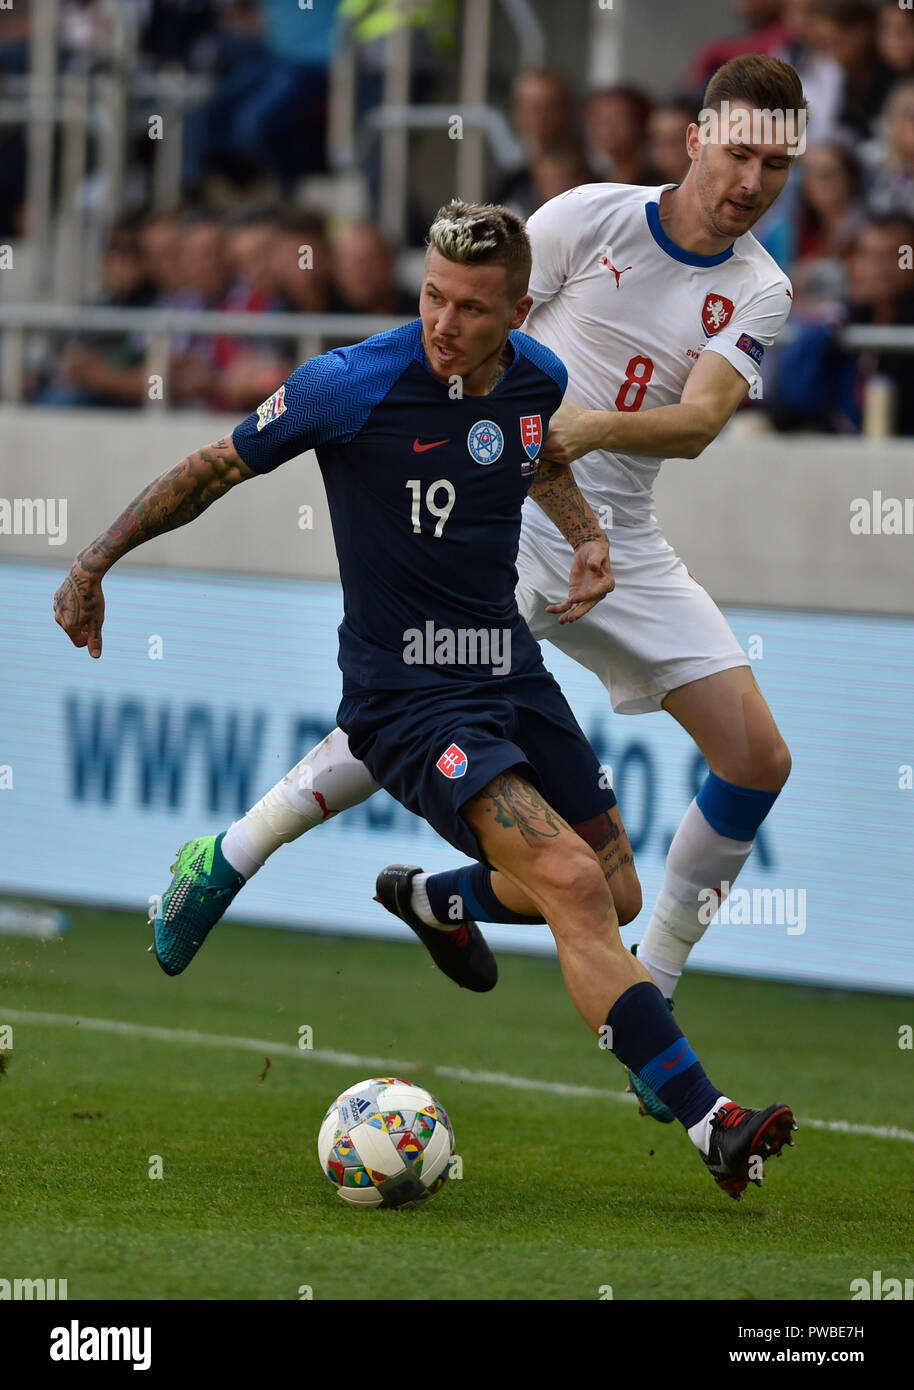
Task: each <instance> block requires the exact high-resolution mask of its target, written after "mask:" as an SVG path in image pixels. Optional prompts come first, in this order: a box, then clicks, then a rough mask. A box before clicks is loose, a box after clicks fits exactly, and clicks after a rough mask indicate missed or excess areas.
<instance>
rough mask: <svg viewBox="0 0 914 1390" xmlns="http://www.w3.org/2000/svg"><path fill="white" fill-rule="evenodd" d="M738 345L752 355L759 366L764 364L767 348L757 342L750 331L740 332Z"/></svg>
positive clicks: (748, 355)
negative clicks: (751, 336)
mask: <svg viewBox="0 0 914 1390" xmlns="http://www.w3.org/2000/svg"><path fill="white" fill-rule="evenodd" d="M736 346H737V347H738V348H739V349H740V351H741V352H744V353H745V354H746V356H747V357H751V358H752V360H753V362H754V363H755V365H756V366H757V367H760V366H761V365H762V358H763V357H764V355H765V349H764V348H763V347H762V345H761V343H757V342H756V341H755V339H754V338H750V337H749V334H748V333H741V334H740V336H739V337H738V338H737V340H736Z"/></svg>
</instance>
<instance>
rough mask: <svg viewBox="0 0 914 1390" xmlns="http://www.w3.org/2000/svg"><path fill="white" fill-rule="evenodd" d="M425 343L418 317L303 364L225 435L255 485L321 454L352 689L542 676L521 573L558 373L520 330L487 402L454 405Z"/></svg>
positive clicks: (559, 387) (466, 399)
mask: <svg viewBox="0 0 914 1390" xmlns="http://www.w3.org/2000/svg"><path fill="white" fill-rule="evenodd" d="M421 333H422V322H421V320H420V319H416V320H415V321H414V322H412V323H409V324H406V325H405V326H404V327H402V328H395V329H392V330H391V331H390V332H387V333H378V334H376V335H375V336H374V337H371V338H366V340H365V341H364V342H363V343H357V344H355V345H354V346H352V347H344V348H336V349H334V351H332V352H327V353H323V354H322V355H321V356H319V357H315V358H312V359H311V360H310V361H309V362H305V363H303V365H302V366H300V367H298V368H297V369H296V370H295V371H294V372H293V373H292V375H291V376H290V377H289V378H288V380H287V381H286V382H285V383H284V385H283V386H281V387H280V388H279V390H278V391H277V392H275V394H274V395H272V396H271V397H270V399H269V400H268V401H265V402H264V404H263V405H261V406H259V407H258V409H257V410H255V411H254V412H253V413H252V414H251V415H249V416H248V418H247V419H246V420H245V421H243V422H242V424H241V425H239V426H238V428H237V429H236V430H235V432H234V436H233V437H234V444H235V449H236V450H237V452H238V454H239V456H240V457H241V458H242V459H243V460H244V462H245V463H246V464H247V465H248V467H249V468H251V469H253V470H254V471H255V472H257V473H268V472H270V471H271V470H272V469H274V468H278V467H279V465H280V464H281V463H285V462H286V461H287V460H288V459H291V458H294V457H295V455H296V454H301V453H303V452H304V451H305V450H307V449H315V450H316V452H317V459H318V463H319V464H320V468H321V473H322V474H323V479H324V486H325V487H326V490H327V499H328V502H329V505H330V516H331V520H332V522H333V535H334V540H335V543H336V552H337V557H338V559H339V565H340V577H341V579H342V582H343V596H344V617H343V622H342V624H341V626H340V656H339V663H340V668H341V670H342V671H343V675H344V678H345V679H344V685H343V688H344V691H346V692H353V693H355V692H356V691H357V690H359V689H362V690H364V689H365V688H366V687H372V688H374V689H379V690H380V689H400V688H403V687H408V686H415V685H417V684H418V685H426V686H428V685H436V684H440V683H441V682H443V681H447V680H451V679H453V678H454V677H455V676H457V677H460V678H462V679H482V678H488V677H491V676H493V675H500V674H507V670H508V669H509V670H510V672H511V673H512V674H518V673H521V672H523V671H527V670H533V669H535V668H538V667H539V666H541V664H542V662H541V657H540V651H539V645H538V643H537V642H536V640H535V639H534V638H533V637H532V635H531V634H530V631H529V629H528V627H527V625H526V623H525V622H524V621H523V619H522V618H521V617H520V614H519V613H518V611H517V604H516V603H515V600H514V588H515V585H516V583H517V572H516V570H515V566H514V562H515V559H516V557H517V545H518V537H519V534H520V520H521V504H522V502H523V500H524V497H525V495H526V493H527V489H528V488H529V486H530V484H531V483H532V482H533V479H534V477H535V475H536V460H537V454H538V452H539V448H540V445H541V443H542V441H543V440H544V439H545V437H546V431H547V429H548V427H549V420H550V417H551V416H552V414H553V412H554V411H555V410H557V409H558V406H559V404H560V402H561V400H562V396H563V395H564V391H565V386H566V383H567V373H566V371H565V367H564V365H563V364H562V362H561V361H560V360H559V358H558V357H556V355H555V353H554V352H551V351H550V350H549V348H547V347H544V346H543V344H542V343H538V342H537V341H536V340H535V339H533V338H531V337H529V336H528V335H527V334H526V333H520V332H514V333H512V334H511V336H510V342H511V346H512V347H513V350H514V357H513V360H512V361H511V363H510V365H509V367H508V369H507V371H506V372H505V374H504V376H503V377H502V379H501V380H500V381H499V383H498V384H497V386H496V387H495V389H494V391H492V392H491V393H490V394H489V395H486V396H463V397H462V398H452V397H453V394H454V393H453V392H452V391H451V389H450V388H449V387H448V385H447V383H445V382H442V381H439V380H438V378H437V377H435V376H434V375H433V373H432V371H431V369H430V367H429V365H428V363H427V361H426V357H425V352H424V350H423V347H422V340H421ZM448 634H450V636H448ZM461 634H464V636H463V637H462V636H461ZM473 634H475V636H474V635H473ZM499 634H500V636H499ZM506 651H507V653H508V655H509V662H508V663H507V666H506V662H505V655H506Z"/></svg>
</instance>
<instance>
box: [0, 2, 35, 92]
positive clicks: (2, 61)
mask: <svg viewBox="0 0 914 1390" xmlns="http://www.w3.org/2000/svg"><path fill="white" fill-rule="evenodd" d="M31 32H32V18H31V0H18V3H17V4H16V5H15V6H8V7H7V6H5V7H4V8H3V9H2V10H0V73H2V72H8V73H15V74H16V75H21V74H22V73H26V72H28V70H29V37H30V35H31Z"/></svg>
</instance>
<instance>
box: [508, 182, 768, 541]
mask: <svg viewBox="0 0 914 1390" xmlns="http://www.w3.org/2000/svg"><path fill="white" fill-rule="evenodd" d="M674 186H675V185H673V184H661V185H660V186H659V187H656V188H645V187H642V186H640V185H634V184H620V183H591V184H583V185H581V186H580V187H579V188H573V189H571V190H570V192H568V193H563V194H561V195H560V196H559V197H558V198H553V199H551V200H550V202H548V203H545V204H544V205H543V206H542V207H541V208H539V210H538V211H537V212H535V213H534V214H533V216H532V217H531V218H530V221H529V223H528V224H527V226H528V231H529V235H530V241H531V244H532V247H533V273H532V275H531V279H530V294H531V295H532V296H533V308H532V309H531V311H530V314H529V316H528V318H527V321H526V322H525V324H524V332H525V333H529V334H531V336H532V337H534V338H538V339H539V340H540V341H541V342H543V343H545V344H546V345H547V346H548V347H550V348H552V350H553V352H556V353H558V355H559V357H561V358H562V360H563V361H564V363H565V365H566V367H567V368H568V392H567V398H568V400H569V401H572V402H573V403H574V404H575V405H580V406H583V407H584V408H585V409H588V410H613V409H615V410H625V411H635V410H649V409H651V408H652V407H654V406H659V405H673V404H676V403H677V402H678V401H679V399H680V396H681V394H682V389H683V387H684V386H685V383H686V378H687V377H688V375H689V373H690V372H691V370H692V368H693V367H694V365H695V362H696V361H697V359H698V358H699V357H700V356H701V354H702V353H703V352H719V353H720V354H721V356H722V357H726V359H727V361H728V362H730V363H731V364H732V365H733V366H734V367H735V368H736V370H737V371H738V372H740V373H741V374H742V375H743V376H744V377H745V378H746V380H747V382H748V383H749V385H750V387H751V385H752V383H753V382H754V381H756V380H757V379H758V377H759V370H758V369H759V366H760V364H761V360H762V355H763V353H764V350H765V348H766V347H770V346H771V344H772V343H773V342H774V340H775V338H776V337H777V335H778V333H779V331H780V329H781V327H782V325H783V323H784V320H785V319H786V318H787V315H788V313H789V312H790V306H791V287H790V281H789V280H788V278H787V276H786V275H785V274H784V273H783V271H782V270H781V269H780V267H779V266H778V265H777V263H776V262H775V261H774V260H773V259H772V258H771V256H769V255H768V252H767V251H765V250H764V248H763V247H762V246H760V244H759V243H758V241H757V240H756V239H755V237H754V236H753V235H752V233H751V232H746V233H744V234H743V236H741V237H738V238H737V239H736V241H735V242H734V243H733V245H732V247H730V248H729V249H728V250H727V251H724V252H721V254H720V255H717V256H699V255H695V254H693V253H692V252H689V251H684V250H683V249H682V248H681V247H679V246H677V245H676V244H675V243H674V242H672V241H670V239H669V237H668V236H667V235H666V233H665V232H664V231H663V228H662V227H661V225H660V217H659V208H658V204H659V201H660V195H661V193H663V191H664V189H665V188H672V187H674ZM662 461H663V460H662V459H659V458H648V457H645V456H643V455H633V454H615V453H610V452H608V451H606V450H595V451H594V452H592V453H589V454H585V455H584V456H583V457H582V458H580V459H578V460H577V462H576V463H575V464H574V473H575V477H576V478H577V481H578V485H579V486H580V488H581V491H582V492H583V493H584V495H585V496H586V497H587V500H588V501H589V502H590V504H591V506H592V507H593V508H594V511H595V512H596V513H597V516H598V517H599V518H600V520H601V523H603V524H607V523H608V524H609V525H612V526H637V525H642V524H644V523H647V522H649V521H650V519H651V514H652V508H653V484H654V478H655V477H656V476H657V472H658V470H659V468H660V464H661V463H662ZM601 507H604V508H605V507H611V508H612V511H611V512H609V513H607V512H605V511H604V512H603V513H602V514H601V512H600V508H601ZM524 528H525V530H532V531H535V532H536V533H537V535H538V537H539V538H540V539H541V540H542V541H543V542H545V541H547V540H548V539H553V540H560V537H559V536H558V533H557V532H556V531H555V528H554V527H553V525H552V523H551V522H550V521H549V520H548V518H547V517H546V515H545V514H544V512H543V511H542V509H541V508H540V507H538V506H537V505H536V503H535V502H533V501H532V500H529V499H528V500H527V501H526V502H525V504H524Z"/></svg>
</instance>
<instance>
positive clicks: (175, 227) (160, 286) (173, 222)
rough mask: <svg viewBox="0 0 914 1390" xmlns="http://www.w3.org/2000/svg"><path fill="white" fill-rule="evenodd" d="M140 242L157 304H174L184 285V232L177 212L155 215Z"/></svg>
mask: <svg viewBox="0 0 914 1390" xmlns="http://www.w3.org/2000/svg"><path fill="white" fill-rule="evenodd" d="M139 235H140V243H141V246H142V250H143V258H144V261H145V264H146V271H147V274H148V276H149V278H150V280H151V281H152V283H153V284H154V285H155V288H156V303H157V304H159V305H162V306H167V305H168V304H171V303H172V302H173V300H174V298H175V296H176V295H177V294H178V290H179V288H180V285H181V232H180V228H179V214H178V212H177V210H175V209H170V210H168V211H162V212H156V213H151V214H150V215H149V216H147V217H146V218H144V219H143V221H142V222H141V224H140V233H139Z"/></svg>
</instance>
